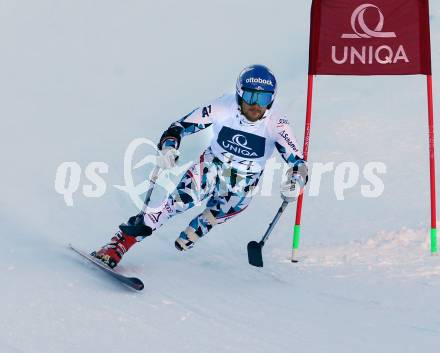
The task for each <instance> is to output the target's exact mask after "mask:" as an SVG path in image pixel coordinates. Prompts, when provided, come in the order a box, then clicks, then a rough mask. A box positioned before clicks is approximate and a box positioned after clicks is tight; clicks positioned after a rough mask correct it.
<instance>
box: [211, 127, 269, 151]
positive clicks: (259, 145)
mask: <svg viewBox="0 0 440 353" xmlns="http://www.w3.org/2000/svg"><path fill="white" fill-rule="evenodd" d="M217 143H218V144H219V145H220V146H221V147H223V148H224V149H225V150H226V151H228V152H229V153H232V154H233V155H236V156H239V157H243V158H261V157H263V156H264V151H265V144H266V139H265V138H264V137H261V136H258V135H254V134H250V133H248V132H244V131H239V130H234V129H231V128H230V127H227V126H223V127H222V129H221V130H220V133H219V134H218V137H217Z"/></svg>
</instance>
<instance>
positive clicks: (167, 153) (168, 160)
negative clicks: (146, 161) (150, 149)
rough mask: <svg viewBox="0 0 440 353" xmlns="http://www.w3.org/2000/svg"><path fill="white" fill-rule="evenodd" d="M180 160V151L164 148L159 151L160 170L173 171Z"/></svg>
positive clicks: (158, 164)
mask: <svg viewBox="0 0 440 353" xmlns="http://www.w3.org/2000/svg"><path fill="white" fill-rule="evenodd" d="M178 159H179V151H178V150H176V149H175V148H172V147H163V148H162V149H161V150H160V151H158V155H157V160H156V161H157V166H158V167H159V168H160V169H171V168H173V167H175V166H176V164H177V160H178Z"/></svg>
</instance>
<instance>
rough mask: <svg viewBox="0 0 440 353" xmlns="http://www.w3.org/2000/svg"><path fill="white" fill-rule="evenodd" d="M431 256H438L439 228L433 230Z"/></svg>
mask: <svg viewBox="0 0 440 353" xmlns="http://www.w3.org/2000/svg"><path fill="white" fill-rule="evenodd" d="M431 254H432V255H438V244H437V228H431Z"/></svg>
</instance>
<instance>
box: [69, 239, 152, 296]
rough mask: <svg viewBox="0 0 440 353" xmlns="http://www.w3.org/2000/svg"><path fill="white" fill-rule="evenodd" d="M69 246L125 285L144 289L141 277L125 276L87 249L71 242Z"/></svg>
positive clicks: (138, 289) (135, 288)
mask: <svg viewBox="0 0 440 353" xmlns="http://www.w3.org/2000/svg"><path fill="white" fill-rule="evenodd" d="M69 248H70V249H72V250H73V251H75V252H76V253H77V254H79V255H81V256H82V257H83V258H85V259H87V260H89V261H90V262H91V263H93V264H95V265H96V266H97V267H98V268H100V269H101V270H103V271H104V272H106V273H107V274H109V275H110V276H112V277H113V278H114V279H116V280H118V281H119V282H120V283H122V284H123V285H125V286H127V287H129V288H131V289H134V290H137V291H141V290H142V289H144V283H143V282H142V281H141V280H140V279H139V278H137V277H127V276H124V275H122V274H120V273H118V272H116V271H115V270H113V269H111V268H110V267H109V266H107V265H106V264H105V263H103V262H102V261H100V260H98V259H97V258H95V257H93V256H91V255H90V254H87V253H86V252H85V251H82V250H80V249H78V248H76V247H75V246H73V245H72V244H69Z"/></svg>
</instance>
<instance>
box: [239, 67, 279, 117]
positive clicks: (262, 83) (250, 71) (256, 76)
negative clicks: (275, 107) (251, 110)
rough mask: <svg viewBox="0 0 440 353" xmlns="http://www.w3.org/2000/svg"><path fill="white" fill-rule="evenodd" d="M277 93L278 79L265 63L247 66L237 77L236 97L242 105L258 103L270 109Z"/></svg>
mask: <svg viewBox="0 0 440 353" xmlns="http://www.w3.org/2000/svg"><path fill="white" fill-rule="evenodd" d="M276 93H277V80H276V79H275V75H274V74H273V73H272V71H270V69H269V68H268V67H266V66H264V65H251V66H248V67H245V68H244V69H243V71H242V72H241V73H240V75H239V76H238V79H237V86H236V97H237V103H238V104H239V105H241V102H242V101H245V102H246V103H247V104H249V105H254V104H258V105H260V106H262V107H266V108H267V109H270V108H271V107H272V104H273V102H274V100H275V95H276Z"/></svg>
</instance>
